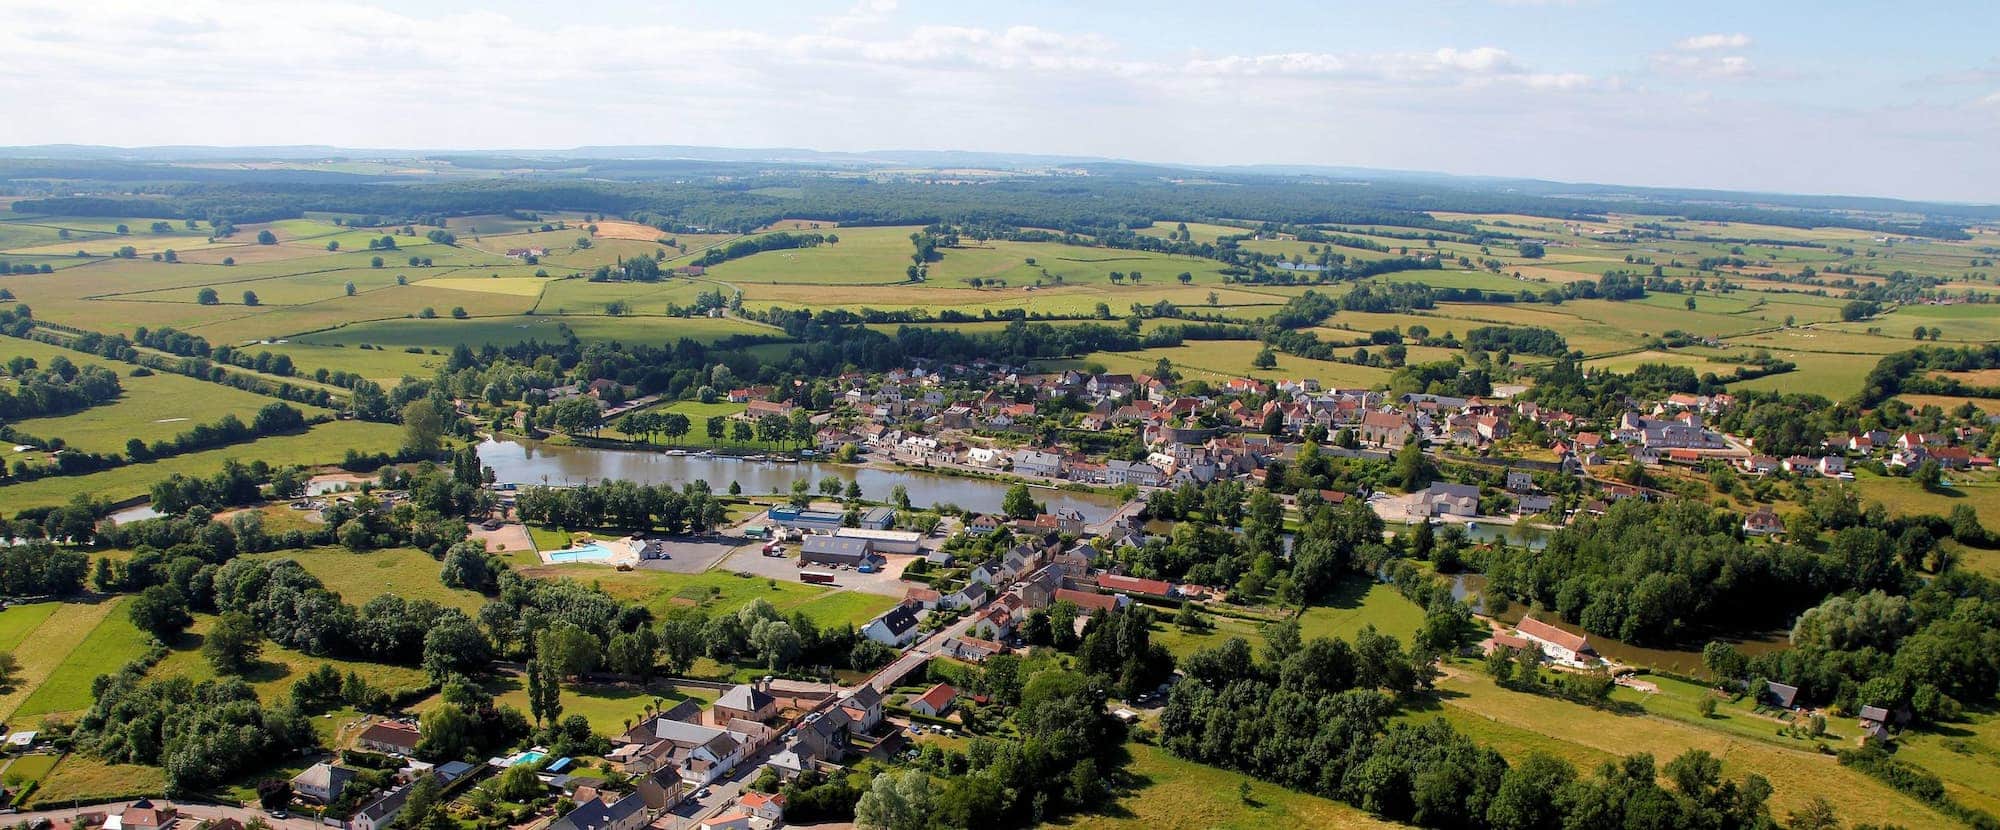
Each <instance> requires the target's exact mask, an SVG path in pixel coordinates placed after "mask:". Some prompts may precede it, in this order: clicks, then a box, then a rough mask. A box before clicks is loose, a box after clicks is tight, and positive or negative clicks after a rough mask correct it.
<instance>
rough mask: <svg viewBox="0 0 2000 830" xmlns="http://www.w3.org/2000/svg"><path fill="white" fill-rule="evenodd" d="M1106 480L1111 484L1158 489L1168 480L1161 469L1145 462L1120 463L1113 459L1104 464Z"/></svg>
mask: <svg viewBox="0 0 2000 830" xmlns="http://www.w3.org/2000/svg"><path fill="white" fill-rule="evenodd" d="M1104 476H1105V480H1106V481H1107V482H1108V483H1110V484H1131V485H1134V486H1138V487H1158V486H1159V485H1160V482H1161V481H1162V480H1164V479H1165V478H1166V476H1165V475H1164V474H1162V473H1161V472H1160V468H1158V467H1155V466H1153V465H1151V464H1148V463H1146V462H1144V461H1120V460H1118V459H1115V458H1114V459H1112V460H1110V461H1108V462H1105V464H1104Z"/></svg>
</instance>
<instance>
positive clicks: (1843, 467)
mask: <svg viewBox="0 0 2000 830" xmlns="http://www.w3.org/2000/svg"><path fill="white" fill-rule="evenodd" d="M1815 466H1816V468H1817V469H1818V470H1819V474H1820V475H1823V476H1838V475H1840V474H1841V473H1844V472H1847V459H1846V458H1843V457H1841V456H1838V455H1824V456H1820V459H1819V464H1817V465H1815Z"/></svg>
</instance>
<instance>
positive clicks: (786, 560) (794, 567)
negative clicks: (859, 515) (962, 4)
mask: <svg viewBox="0 0 2000 830" xmlns="http://www.w3.org/2000/svg"><path fill="white" fill-rule="evenodd" d="M752 541H753V542H754V541H755V540H752ZM763 549H764V546H763V543H761V542H758V543H756V544H751V545H746V546H744V547H741V548H737V549H736V551H735V552H734V553H731V554H730V555H729V557H728V558H727V559H724V560H723V561H722V566H721V567H722V569H723V570H725V571H729V572H730V573H749V574H756V575H757V576H763V577H770V578H772V579H782V580H785V581H787V582H796V581H798V578H799V546H798V543H796V542H794V543H791V544H787V545H785V555H784V556H783V557H777V556H765V555H764V554H763ZM883 558H885V559H887V560H889V565H888V567H886V568H883V569H882V570H880V571H877V572H875V573H872V574H865V573H862V572H860V571H857V570H854V569H852V568H844V569H841V570H836V571H834V572H833V573H834V580H833V584H834V585H835V586H837V587H840V588H849V589H853V590H856V591H861V592H863V593H869V594H879V595H881V596H885V597H901V596H902V595H903V594H904V593H905V592H907V591H909V589H910V583H907V582H904V581H903V580H902V574H903V568H905V567H908V566H909V564H910V562H911V561H912V560H914V559H916V558H917V557H916V556H915V555H912V554H895V553H891V554H884V555H883Z"/></svg>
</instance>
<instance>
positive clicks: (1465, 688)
mask: <svg viewBox="0 0 2000 830" xmlns="http://www.w3.org/2000/svg"><path fill="white" fill-rule="evenodd" d="M1474 671H1475V670H1471V669H1469V668H1461V669H1458V670H1455V671H1454V672H1452V673H1450V674H1448V675H1447V676H1446V677H1444V678H1442V679H1440V680H1439V681H1438V689H1439V693H1440V694H1439V696H1440V698H1441V699H1442V701H1443V705H1442V706H1441V707H1439V708H1436V709H1434V710H1431V711H1423V712H1413V713H1411V714H1409V715H1406V716H1405V717H1408V718H1412V719H1426V718H1430V717H1437V716H1442V717H1444V718H1445V719H1446V720H1448V721H1450V722H1451V723H1452V725H1453V726H1455V727H1457V728H1458V729H1459V731H1461V732H1464V733H1466V734H1468V735H1470V736H1472V737H1473V738H1474V739H1476V740H1478V741H1480V742H1481V743H1485V744H1489V745H1491V746H1493V747H1494V748H1495V749H1498V750H1500V752H1501V753H1502V754H1503V755H1507V756H1509V757H1510V758H1519V757H1521V756H1522V755H1524V754H1526V753H1527V752H1529V751H1534V750H1539V751H1542V752H1546V753H1548V754H1550V755H1554V756H1556V757H1559V758H1565V759H1568V760H1569V761H1570V762H1571V763H1572V764H1575V765H1577V767H1578V768H1579V769H1580V770H1583V771H1588V770H1589V769H1591V768H1592V767H1594V766H1595V765H1596V764H1598V763H1599V762H1602V761H1605V760H1610V759H1613V758H1616V757H1621V756H1624V755H1629V754H1632V753H1636V752H1649V753H1652V755H1653V757H1654V760H1655V762H1656V763H1660V764H1665V763H1666V762H1667V761H1669V760H1671V759H1673V758H1674V757H1675V756H1677V755H1680V754H1681V753H1682V752H1684V751H1686V750H1688V749H1704V750H1707V751H1708V752H1709V753H1711V754H1713V755H1714V756H1716V757H1717V758H1720V759H1722V762H1723V773H1724V774H1725V775H1727V776H1731V777H1741V776H1743V775H1746V774H1749V773H1753V772H1754V773H1757V774H1759V775H1763V776H1764V777H1765V778H1767V779H1769V780H1770V782H1771V785H1772V787H1773V794H1772V796H1771V807H1772V812H1773V813H1775V814H1777V815H1780V816H1782V815H1785V814H1786V813H1787V812H1788V811H1790V810H1795V809H1798V808H1799V807H1801V806H1803V805H1804V804H1805V802H1806V801H1807V800H1809V799H1810V798H1812V797H1813V796H1820V797H1823V798H1825V799H1826V800H1827V801H1829V802H1831V803H1832V804H1833V806H1834V809H1835V810H1836V811H1837V812H1838V813H1839V815H1840V818H1841V820H1842V821H1845V822H1851V823H1859V822H1876V823H1883V822H1893V823H1896V824H1900V825H1903V826H1909V827H1943V826H1948V825H1950V824H1951V822H1949V821H1947V820H1946V819H1945V818H1944V817H1943V816H1941V815H1939V814H1938V813H1937V812H1935V811H1933V810H1932V809H1931V808H1929V807H1926V806H1924V805H1923V804H1920V803H1918V802H1917V801H1916V800H1915V799H1913V798H1911V797H1909V796H1906V795H1903V794H1901V793H1899V792H1896V791H1895V790H1892V789H1890V788H1889V786H1888V785H1886V784H1883V783H1881V782H1879V781H1877V780H1875V779H1873V778H1870V777H1868V776H1866V775H1864V774H1862V773H1860V772H1857V771H1855V770H1852V769H1849V768H1846V767H1842V766H1840V765H1839V764H1838V763H1837V762H1836V761H1835V760H1834V759H1833V757H1832V756H1829V755H1822V754H1819V753H1818V752H1814V751H1811V750H1809V749H1808V750H1800V749H1790V748H1785V747H1782V746H1778V745H1774V744H1771V743H1769V742H1767V741H1764V740H1761V739H1748V738H1743V737H1738V736H1736V735H1733V734H1730V733H1729V732H1728V731H1726V730H1724V729H1716V728H1709V727H1707V726H1706V725H1696V724H1694V723H1689V722H1686V721H1683V720H1680V719H1677V718H1664V717H1659V716H1656V715H1650V714H1648V715H1623V714H1616V713H1613V712H1609V711H1605V710H1600V709H1592V708H1588V707H1585V706H1580V705H1577V704H1574V703H1568V702H1564V701H1561V700H1556V699H1553V698H1547V697H1542V696H1539V695H1533V694H1526V693H1522V692H1515V691H1510V690H1507V689H1502V688H1500V687H1498V686H1496V685H1494V684H1493V681H1492V680H1491V679H1489V678H1487V677H1484V676H1482V675H1478V674H1476V673H1474ZM1773 729H1774V730H1775V726H1774V727H1773Z"/></svg>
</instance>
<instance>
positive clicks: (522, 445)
mask: <svg viewBox="0 0 2000 830" xmlns="http://www.w3.org/2000/svg"><path fill="white" fill-rule="evenodd" d="M479 460H480V462H481V463H484V464H485V465H486V466H488V467H492V468H493V474H494V476H495V477H496V480H498V481H500V482H502V483H508V484H517V485H533V484H551V485H574V484H583V483H586V482H597V481H604V480H606V479H626V480H630V481H635V482H639V483H641V484H672V485H675V486H679V485H681V484H684V483H686V482H690V481H707V482H708V484H709V486H710V487H711V488H714V490H715V491H716V492H718V493H721V492H725V491H727V490H728V489H729V483H730V482H732V481H734V482H736V483H738V484H741V485H743V492H744V493H745V494H746V495H763V494H768V493H773V492H780V493H790V492H791V491H792V482H793V481H796V480H798V479H802V478H803V479H805V480H807V481H809V482H812V483H813V485H814V492H818V486H817V485H818V483H819V481H820V480H821V479H824V478H826V477H828V476H832V477H834V478H838V479H840V480H841V482H842V486H843V487H844V486H846V482H849V481H854V482H859V483H860V484H861V493H862V495H863V496H864V497H866V498H870V499H875V500H877V501H887V500H888V499H889V492H890V490H891V489H892V488H894V487H895V486H896V485H898V484H901V485H903V488H904V489H905V490H907V491H909V494H910V501H911V503H913V504H916V505H919V506H928V505H933V504H943V503H948V504H956V505H958V506H959V507H962V508H965V509H966V510H971V511H974V512H981V513H996V512H999V510H1000V500H1001V498H1002V497H1003V496H1005V495H1006V493H1007V488H1008V487H1010V486H1012V484H1011V482H1005V481H994V480H991V479H983V478H969V477H966V478H961V477H958V476H946V475H937V474H935V473H923V472H914V471H900V470H896V471H891V470H879V469H875V468H872V467H856V466H849V465H845V464H819V463H813V462H798V463H791V464H781V463H777V462H772V461H744V460H740V459H736V458H729V457H724V456H699V455H678V456H677V455H665V454H662V453H657V452H645V451H640V450H605V449H596V448H593V447H564V446H551V445H548V444H543V443H540V442H536V441H517V440H513V439H507V438H501V439H487V440H486V441H482V442H480V444H479ZM1031 490H1032V492H1033V493H1034V496H1035V501H1038V502H1043V503H1045V504H1046V505H1047V506H1048V509H1049V510H1052V511H1054V510H1075V511H1077V512H1078V513H1081V514H1083V517H1084V520H1085V521H1089V522H1098V521H1102V520H1103V519H1104V518H1105V517H1107V516H1110V515H1111V514H1112V512H1114V511H1116V510H1117V509H1118V501H1117V499H1114V498H1112V497H1110V496H1104V495H1098V494H1095V493H1076V492H1071V491H1068V490H1055V489H1048V488H1042V487H1034V488H1031Z"/></svg>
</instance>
